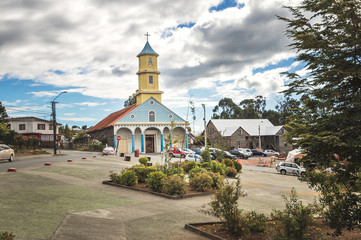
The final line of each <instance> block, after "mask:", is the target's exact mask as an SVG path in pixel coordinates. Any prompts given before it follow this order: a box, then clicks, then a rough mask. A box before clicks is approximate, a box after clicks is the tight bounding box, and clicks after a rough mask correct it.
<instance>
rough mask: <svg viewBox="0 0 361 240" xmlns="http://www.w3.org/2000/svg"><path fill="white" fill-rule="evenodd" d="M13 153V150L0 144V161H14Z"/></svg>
mask: <svg viewBox="0 0 361 240" xmlns="http://www.w3.org/2000/svg"><path fill="white" fill-rule="evenodd" d="M14 158H15V153H14V150H13V149H12V148H11V147H9V146H8V145H5V144H0V160H8V161H9V162H12V161H14Z"/></svg>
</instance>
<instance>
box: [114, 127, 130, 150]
mask: <svg viewBox="0 0 361 240" xmlns="http://www.w3.org/2000/svg"><path fill="white" fill-rule="evenodd" d="M116 135H117V136H120V137H121V139H120V140H119V142H118V145H117V152H118V153H131V152H132V131H131V130H130V129H128V128H119V129H118V131H117V133H116Z"/></svg>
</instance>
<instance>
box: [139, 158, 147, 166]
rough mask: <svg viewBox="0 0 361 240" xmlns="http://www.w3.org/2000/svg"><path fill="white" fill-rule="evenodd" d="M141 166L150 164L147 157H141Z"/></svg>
mask: <svg viewBox="0 0 361 240" xmlns="http://www.w3.org/2000/svg"><path fill="white" fill-rule="evenodd" d="M138 161H139V162H140V163H141V164H143V165H144V166H147V163H148V158H147V157H141V158H139V160H138Z"/></svg>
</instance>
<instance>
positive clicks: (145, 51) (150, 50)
mask: <svg viewBox="0 0 361 240" xmlns="http://www.w3.org/2000/svg"><path fill="white" fill-rule="evenodd" d="M145 54H151V55H156V56H159V55H158V53H156V52H155V51H154V50H153V48H152V47H151V46H150V44H149V42H148V41H147V42H146V44H145V46H144V48H143V50H142V51H141V52H140V53H139V54H138V55H137V57H139V56H141V55H145Z"/></svg>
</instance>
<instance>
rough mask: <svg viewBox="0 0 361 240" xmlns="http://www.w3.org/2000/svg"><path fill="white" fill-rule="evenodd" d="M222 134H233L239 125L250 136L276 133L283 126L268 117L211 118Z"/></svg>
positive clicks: (226, 135) (227, 135)
mask: <svg viewBox="0 0 361 240" xmlns="http://www.w3.org/2000/svg"><path fill="white" fill-rule="evenodd" d="M210 121H211V122H212V123H213V124H214V126H215V127H216V128H217V130H218V131H219V132H220V133H221V135H222V136H225V137H229V136H231V135H232V134H233V133H234V132H235V131H236V130H237V129H238V128H239V127H241V128H242V129H243V130H244V131H246V132H247V133H248V134H249V135H250V136H258V135H259V130H258V128H259V127H260V134H261V135H262V136H272V135H275V134H276V133H277V132H278V131H279V130H280V129H281V128H282V126H274V125H273V124H272V123H271V122H270V121H269V120H268V119H211V120H210Z"/></svg>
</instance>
